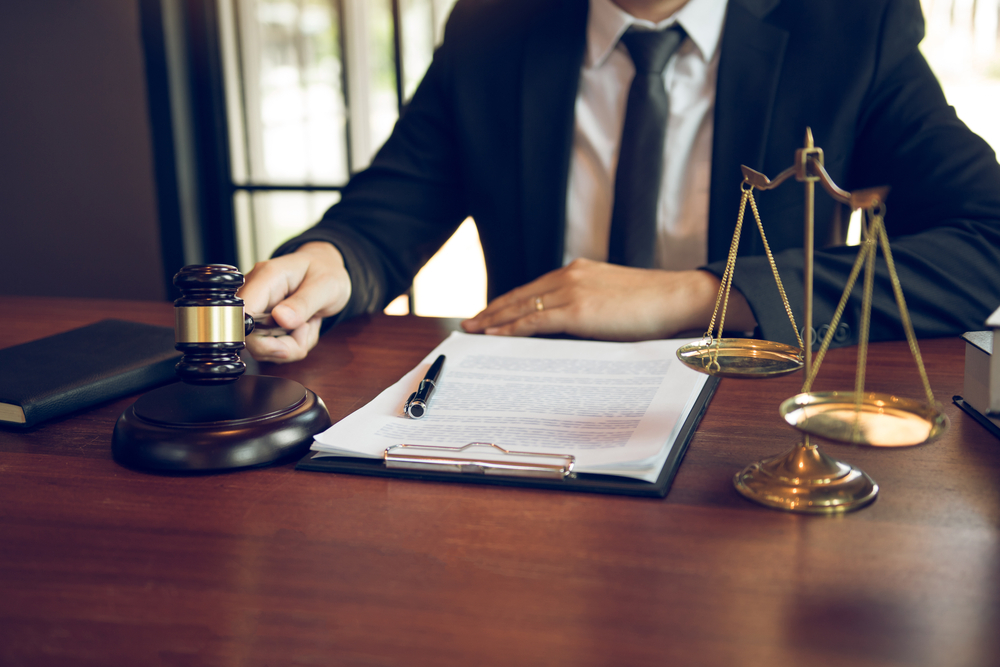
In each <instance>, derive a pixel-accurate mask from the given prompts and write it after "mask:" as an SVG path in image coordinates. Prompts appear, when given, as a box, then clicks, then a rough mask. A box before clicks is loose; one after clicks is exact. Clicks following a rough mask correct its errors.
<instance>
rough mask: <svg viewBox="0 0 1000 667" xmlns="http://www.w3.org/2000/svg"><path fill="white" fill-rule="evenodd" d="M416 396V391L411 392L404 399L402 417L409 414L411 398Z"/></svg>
mask: <svg viewBox="0 0 1000 667" xmlns="http://www.w3.org/2000/svg"><path fill="white" fill-rule="evenodd" d="M416 397H417V392H413V393H412V394H410V397H409V398H408V399H406V402H405V403H403V416H404V417H409V416H410V403H412V402H413V399H414V398H416Z"/></svg>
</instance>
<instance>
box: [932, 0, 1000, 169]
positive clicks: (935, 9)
mask: <svg viewBox="0 0 1000 667" xmlns="http://www.w3.org/2000/svg"><path fill="white" fill-rule="evenodd" d="M921 5H922V6H923V10H924V17H925V18H926V24H927V36H926V37H925V38H924V41H923V42H922V43H921V44H920V50H921V51H923V53H924V56H926V58H927V61H928V62H929V63H930V65H931V69H933V70H934V73H935V74H936V75H937V77H938V80H939V81H940V82H941V87H942V88H944V93H945V96H946V97H947V98H948V102H949V103H950V104H951V105H952V106H954V107H955V110H956V111H957V112H958V117H959V118H961V119H962V120H963V121H965V123H966V125H968V126H969V127H970V128H971V129H972V131H973V132H975V133H976V134H978V135H979V136H981V137H982V138H983V139H985V140H986V141H987V142H989V144H990V145H991V146H993V149H994V150H998V151H1000V114H998V113H997V109H1000V26H998V23H1000V22H998V18H1000V0H922V2H921Z"/></svg>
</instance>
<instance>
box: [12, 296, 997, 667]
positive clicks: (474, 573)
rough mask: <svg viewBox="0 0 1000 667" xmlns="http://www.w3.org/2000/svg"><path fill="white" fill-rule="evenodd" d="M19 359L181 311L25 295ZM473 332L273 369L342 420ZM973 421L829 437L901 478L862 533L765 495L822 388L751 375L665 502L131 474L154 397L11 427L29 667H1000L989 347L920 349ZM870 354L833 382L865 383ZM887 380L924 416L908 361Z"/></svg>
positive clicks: (307, 476)
mask: <svg viewBox="0 0 1000 667" xmlns="http://www.w3.org/2000/svg"><path fill="white" fill-rule="evenodd" d="M0 308H2V310H3V312H4V313H5V326H4V327H2V328H0V347H4V346H7V345H13V344H16V343H21V342H26V341H28V340H32V339H35V338H39V337H41V336H44V335H48V334H52V333H57V332H59V331H64V330H67V329H70V328H73V327H76V326H81V325H84V324H88V323H90V322H94V321H96V320H99V319H102V318H105V317H117V318H121V319H130V320H135V321H142V322H149V323H154V324H163V325H167V326H170V325H172V318H173V314H172V309H171V307H170V305H169V304H150V303H132V302H116V301H87V300H59V299H27V298H13V297H0ZM455 324H456V323H455V322H454V321H449V320H432V319H420V318H414V317H405V318H392V317H387V316H376V317H364V318H360V319H358V320H355V321H352V322H349V323H347V324H345V325H343V326H341V327H338V328H336V329H334V330H332V331H330V332H328V333H327V334H326V335H325V336H324V337H323V338H322V339H321V341H320V345H319V347H318V348H317V349H316V350H315V351H314V352H313V354H312V355H311V356H310V358H309V359H308V360H306V361H303V362H299V363H294V364H289V365H287V366H267V365H265V367H264V372H266V373H270V374H274V375H280V376H284V377H289V378H293V379H295V380H297V381H299V382H301V383H303V384H304V385H306V386H307V387H310V388H311V389H313V390H314V391H315V392H316V393H317V394H318V395H319V396H320V397H321V398H322V399H323V400H324V401H325V402H326V405H327V406H328V408H329V410H330V413H331V416H332V417H333V419H334V420H337V419H340V418H342V417H344V416H345V415H347V414H349V413H350V412H351V411H352V410H354V409H356V408H358V407H360V406H361V405H363V404H364V403H365V402H367V401H368V400H370V399H372V398H373V397H374V396H376V395H377V394H378V392H379V391H381V390H382V389H383V388H385V387H386V386H388V385H389V384H391V383H392V382H394V381H395V380H397V379H398V378H399V377H400V376H401V375H402V374H403V373H404V372H405V371H407V370H409V369H410V368H411V367H413V366H414V365H415V364H416V363H417V362H419V361H420V360H421V359H422V358H423V357H424V355H426V354H427V352H429V351H430V350H431V348H432V347H433V346H434V345H435V344H437V343H438V342H439V341H440V340H442V339H443V338H444V337H445V336H446V335H447V333H448V331H450V330H451V329H453V328H454V327H455ZM921 348H922V351H923V353H924V358H925V361H926V363H927V369H928V374H929V376H930V380H931V384H932V387H933V389H934V391H935V393H936V395H937V397H938V399H939V400H940V401H941V402H942V403H944V404H945V407H946V411H947V413H948V416H949V417H950V419H951V429H950V430H949V431H948V433H947V434H946V435H945V436H944V437H943V438H941V439H940V440H939V441H937V442H935V443H932V444H930V445H925V446H921V447H914V448H907V449H899V450H884V449H883V450H877V449H871V448H860V447H850V446H845V445H836V444H828V445H823V448H824V450H825V451H827V452H828V453H830V454H831V455H833V456H836V457H838V458H841V459H844V460H847V461H850V462H852V463H854V464H856V465H858V466H860V467H861V468H862V469H863V470H865V471H866V472H867V473H868V474H870V475H871V476H872V477H873V478H874V479H875V481H876V482H877V483H878V484H879V485H880V486H881V493H880V495H879V498H878V500H877V501H876V502H875V503H874V504H873V505H871V506H870V507H868V508H866V509H863V510H861V511H859V512H856V513H853V514H848V515H846V516H841V517H834V518H830V517H817V516H804V515H794V514H787V513H783V512H780V511H776V510H770V509H765V508H763V507H758V506H756V505H754V504H752V503H750V502H749V501H747V500H745V499H744V498H742V497H741V496H740V495H739V494H737V493H736V491H735V490H734V489H733V486H732V477H733V474H734V473H736V472H737V471H738V470H739V469H741V468H742V467H743V466H745V465H746V464H748V463H751V462H753V461H755V460H758V459H760V458H762V457H764V456H767V455H770V454H775V453H779V452H780V451H783V450H784V449H786V448H788V447H789V446H791V444H793V442H794V441H795V439H796V438H797V435H796V433H795V432H794V431H793V430H792V429H791V428H789V427H787V426H785V425H784V423H783V422H782V420H781V419H780V417H779V416H778V405H779V403H780V402H781V401H782V400H784V399H785V398H788V397H789V396H792V395H794V394H796V393H798V388H799V384H800V383H801V378H800V374H796V375H792V376H788V377H785V378H777V379H771V380H758V381H752V380H734V379H724V380H723V381H722V383H721V385H720V387H719V390H718V393H717V394H716V396H715V398H714V400H713V402H712V404H711V406H710V407H709V409H708V412H707V413H706V415H705V418H704V421H703V422H702V425H701V427H700V428H699V430H698V432H697V434H696V435H695V437H694V439H693V441H692V442H691V446H690V449H689V451H688V454H687V457H686V459H685V460H684V463H683V464H682V465H681V468H680V471H679V472H678V474H677V477H676V480H675V481H674V485H673V488H672V490H671V492H670V494H669V495H668V496H667V497H666V499H664V500H651V499H639V498H627V497H616V496H602V495H589V494H583V493H561V492H556V491H538V490H528V489H516V488H505V487H498V488H493V487H482V486H471V485H462V484H436V483H426V482H417V481H407V480H395V479H380V478H367V477H355V476H348V475H331V474H321V473H308V472H301V471H295V470H294V469H293V466H292V465H291V464H289V465H282V466H278V467H272V468H266V469H258V470H250V471H244V472H236V473H228V474H217V475H203V476H194V477H181V476H158V475H150V474H143V473H139V472H134V471H131V470H128V469H125V468H122V467H120V466H119V465H117V464H116V463H114V461H112V459H111V447H110V442H111V430H112V427H113V425H114V422H115V419H117V417H118V415H119V414H121V412H122V411H123V410H124V409H125V407H126V406H127V405H129V404H130V402H131V401H132V400H134V397H133V398H130V399H126V400H121V401H116V402H113V403H110V404H106V405H101V406H99V407H96V408H93V409H91V410H88V411H86V412H83V413H80V414H77V415H74V416H71V417H68V418H66V419H62V420H59V421H56V422H52V423H49V424H47V425H45V426H42V427H39V428H36V429H34V430H32V431H28V432H24V433H18V432H11V431H0V664H2V665H31V666H35V665H423V664H427V665H478V664H489V665H534V664H545V665H556V664H573V665H729V664H732V665H807V664H811V665H852V666H855V667H858V666H868V665H928V666H935V667H938V666H942V665H947V666H949V667H957V666H966V665H968V666H985V665H997V664H1000V441H998V440H997V439H996V438H994V437H993V436H991V435H990V434H989V433H987V432H986V430H985V429H983V428H982V427H981V426H980V425H979V424H977V423H975V422H974V421H973V420H972V419H970V418H969V417H967V416H966V415H965V414H964V413H962V412H961V411H960V410H958V409H957V408H956V407H955V406H954V405H953V404H952V403H951V397H952V395H953V394H960V393H961V390H962V374H963V358H964V357H963V354H964V348H963V343H962V342H961V341H960V340H959V339H942V340H927V341H922V342H921ZM855 351H856V350H855V348H848V349H843V350H836V351H834V352H831V354H830V355H829V357H828V359H827V360H826V362H825V363H824V368H823V372H822V373H821V374H820V380H819V381H818V383H817V390H824V389H847V388H850V387H852V386H853V373H854V353H855ZM868 388H869V389H870V390H872V391H886V392H900V393H905V394H906V395H909V396H914V397H919V396H920V387H919V378H918V376H917V373H916V370H914V368H913V365H912V363H910V361H909V352H908V350H907V348H906V345H905V344H904V343H879V344H874V345H872V347H871V350H870V355H869V365H868Z"/></svg>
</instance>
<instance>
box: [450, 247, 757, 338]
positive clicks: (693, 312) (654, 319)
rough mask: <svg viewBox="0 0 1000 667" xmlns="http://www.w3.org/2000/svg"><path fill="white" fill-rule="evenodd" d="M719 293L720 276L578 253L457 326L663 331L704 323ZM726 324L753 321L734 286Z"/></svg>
mask: <svg viewBox="0 0 1000 667" xmlns="http://www.w3.org/2000/svg"><path fill="white" fill-rule="evenodd" d="M718 292H719V279H718V278H717V277H715V276H714V275H713V274H711V273H709V272H707V271H698V270H695V271H660V270H655V269H634V268H630V267H625V266H618V265H615V264H607V263H604V262H595V261H593V260H587V259H577V260H574V261H573V262H571V263H570V264H568V265H567V266H564V267H562V268H561V269H556V270H555V271H551V272H549V273H547V274H545V275H544V276H542V277H540V278H538V279H537V280H534V281H532V282H530V283H528V284H527V285H522V286H521V287H518V288H516V289H513V290H511V291H510V292H508V293H506V294H504V295H503V296H500V297H498V298H496V299H494V300H493V302H491V303H490V304H489V305H488V306H487V307H486V309H485V310H483V311H482V312H481V313H479V314H478V315H476V316H475V317H473V318H472V319H468V320H465V321H464V322H462V328H463V329H465V331H467V332H469V333H486V334H492V335H500V336H532V335H535V334H558V333H566V334H570V335H573V336H579V337H581V338H593V339H599V340H619V341H625V340H648V339H654V338H667V337H670V336H673V335H676V334H677V333H679V332H683V331H690V330H704V329H707V328H708V323H709V321H710V320H711V317H712V310H713V308H714V307H715V298H716V296H717V294H718ZM726 323H727V325H729V326H731V328H734V329H745V330H750V329H753V328H754V326H756V320H755V318H754V316H753V312H752V311H751V310H750V306H749V304H747V301H746V299H745V298H743V295H742V294H740V293H739V292H738V291H737V290H733V291H732V294H731V295H730V299H729V311H728V314H727V316H726Z"/></svg>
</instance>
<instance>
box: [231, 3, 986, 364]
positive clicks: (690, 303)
mask: <svg viewBox="0 0 1000 667" xmlns="http://www.w3.org/2000/svg"><path fill="white" fill-rule="evenodd" d="M600 1H601V0H590V2H588V0H461V1H460V2H459V3H458V4H457V5H456V7H455V9H454V11H453V14H452V17H451V19H450V20H449V26H448V29H447V32H446V37H445V40H444V43H443V45H442V46H441V48H440V49H439V50H438V52H437V53H436V55H435V58H434V62H433V64H432V65H431V67H430V69H429V70H428V72H427V75H426V76H425V79H424V81H423V82H422V83H421V85H420V87H419V89H418V91H417V92H416V94H415V95H414V98H413V100H412V101H411V103H410V105H409V106H408V108H407V109H406V111H405V113H404V114H403V116H402V117H401V119H400V121H399V123H398V124H397V126H396V128H395V130H394V131H393V134H392V136H391V137H390V139H389V140H388V141H387V142H386V144H385V146H384V147H383V148H382V149H381V150H380V151H379V153H378V155H377V156H376V157H375V159H374V161H373V163H372V166H371V167H370V168H369V169H368V170H366V171H365V172H362V173H360V174H358V175H357V176H355V177H354V178H353V179H352V180H351V183H350V184H349V186H348V187H347V188H346V189H345V191H344V193H343V199H342V201H341V203H340V204H338V205H336V206H334V207H333V208H332V209H330V211H328V212H327V214H326V215H325V216H324V218H323V220H322V221H321V222H320V223H319V224H318V225H317V226H316V227H314V228H312V229H311V230H308V231H307V232H305V233H304V234H302V235H300V236H299V237H297V238H296V239H293V240H292V241H290V242H289V243H287V244H285V245H284V246H282V247H281V248H279V250H278V251H277V253H276V254H278V255H279V256H278V257H276V258H275V259H272V260H269V261H268V262H263V263H261V264H258V265H257V267H255V269H254V270H253V271H252V272H251V273H250V274H249V275H248V277H247V284H246V286H245V287H244V289H243V291H242V296H243V298H244V299H245V300H246V303H247V309H248V310H249V311H250V312H252V313H261V312H266V311H268V310H270V311H272V313H273V315H274V317H275V319H276V320H277V322H278V323H279V324H281V325H282V326H284V327H285V328H288V329H293V330H294V331H293V333H292V335H291V336H287V337H281V338H274V339H255V340H254V342H253V344H252V345H251V350H252V352H253V353H254V355H255V356H256V357H258V358H261V359H269V360H277V361H280V360H293V359H298V358H301V357H302V356H304V355H305V354H306V352H307V351H308V349H310V348H311V347H312V346H313V345H314V344H315V342H316V340H317V338H318V335H319V331H320V325H321V321H322V320H323V319H324V318H334V319H337V320H339V319H343V318H347V317H350V316H352V315H355V314H358V313H362V312H374V311H377V310H380V309H381V308H383V307H384V305H385V304H386V303H388V301H390V300H391V299H392V298H393V297H395V296H396V295H397V294H399V293H401V292H403V291H405V290H406V288H407V287H408V286H409V284H410V282H411V281H412V278H413V276H414V275H415V273H416V272H417V271H418V270H419V268H420V267H421V266H422V265H423V264H424V263H425V262H426V261H427V259H429V258H430V257H431V255H432V254H433V253H434V252H435V251H436V250H437V248H438V247H440V245H441V244H442V243H443V242H444V241H445V240H446V239H447V238H448V237H449V236H450V235H451V233H452V232H453V231H454V230H455V228H456V227H457V226H458V224H459V223H460V222H461V221H462V220H463V219H464V218H465V217H466V216H469V215H471V216H472V217H473V218H474V219H475V220H476V224H477V227H478V229H479V234H480V238H481V240H482V244H483V251H484V255H485V258H486V265H487V271H488V275H489V297H490V305H489V306H488V307H487V308H486V310H485V311H483V312H482V313H480V314H479V315H477V316H476V317H474V318H472V319H471V320H467V321H466V322H465V323H463V326H464V327H465V328H466V330H468V331H473V332H486V333H495V334H506V335H532V334H535V333H558V332H565V333H570V334H575V335H580V336H585V337H592V338H602V339H610V340H628V339H641V338H655V337H665V336H670V335H674V334H676V333H677V332H680V331H686V330H691V329H704V328H705V327H706V326H707V324H708V319H709V317H710V316H711V311H712V307H713V305H714V300H715V295H716V292H717V290H718V286H719V276H721V274H722V271H723V269H724V262H725V256H726V252H727V250H728V247H729V243H730V240H731V237H732V233H733V227H734V223H735V216H736V213H737V209H738V206H739V197H740V187H739V186H740V182H741V180H742V176H741V174H740V170H739V167H740V165H742V164H745V165H747V166H750V167H752V168H754V169H756V170H757V171H760V172H762V173H764V174H766V175H768V176H772V177H773V176H775V175H776V174H778V173H779V172H781V171H783V170H784V169H785V168H786V167H788V166H790V164H791V162H792V159H793V157H794V154H795V150H796V149H797V148H800V147H801V146H802V142H803V137H804V133H805V129H806V127H807V126H810V127H811V128H812V132H813V134H814V136H815V138H816V144H817V145H818V146H820V147H822V148H823V149H824V150H825V167H826V170H827V171H828V172H829V174H830V175H831V177H832V178H833V180H834V181H836V182H837V183H838V184H839V185H840V186H841V187H843V188H845V189H847V190H854V189H858V188H863V187H871V186H878V185H889V186H891V187H892V191H891V193H890V195H889V198H888V201H887V204H888V212H887V215H886V218H885V221H886V226H887V229H888V232H889V235H890V237H891V238H892V247H893V253H894V257H895V260H896V267H897V270H898V271H899V274H900V278H901V281H902V283H903V286H904V289H905V291H906V294H907V300H908V305H909V306H910V311H911V315H912V317H913V321H914V325H915V327H916V330H917V333H918V335H921V336H940V335H953V334H955V333H959V332H961V331H964V330H968V329H973V328H977V327H980V326H981V325H982V322H983V321H984V320H985V318H986V316H987V315H988V314H989V313H990V312H992V311H993V310H994V309H995V308H996V306H997V304H1000V268H998V267H1000V166H998V165H997V162H996V157H995V155H994V153H993V152H992V150H990V148H989V147H988V146H987V145H986V144H985V143H984V142H983V141H982V140H981V139H979V138H978V137H976V136H975V135H974V134H972V133H971V132H970V131H969V130H968V129H967V128H966V127H965V126H964V125H963V124H962V123H961V122H960V121H959V120H958V119H957V118H956V117H955V114H954V111H953V110H952V109H951V108H950V107H949V106H948V105H947V103H946V102H945V100H944V97H943V94H942V93H941V90H940V87H939V86H938V84H937V81H936V80H935V78H934V76H933V74H932V73H931V71H930V70H929V68H928V67H927V64H926V62H925V61H924V59H923V57H922V56H921V55H920V53H919V51H918V50H917V44H918V42H919V41H920V39H921V38H922V36H923V19H922V17H921V14H920V8H919V4H918V0H857V1H854V2H847V1H846V0H729V2H728V5H726V6H725V7H724V8H723V9H724V12H725V14H724V16H725V20H724V24H723V25H722V39H721V46H720V47H719V54H718V60H717V81H716V83H715V88H714V91H713V93H712V95H713V96H714V107H713V108H714V111H712V113H711V115H710V121H711V123H710V129H711V134H710V136H711V142H710V149H709V150H710V165H709V166H705V167H704V169H706V173H709V174H710V183H711V186H710V194H709V195H708V197H707V199H708V201H707V207H706V208H707V214H706V215H704V216H703V217H705V218H707V219H706V220H705V223H706V224H707V229H706V231H705V233H704V243H703V245H704V258H705V259H706V262H705V264H704V265H703V266H700V267H699V268H694V269H692V268H682V269H681V270H674V267H671V266H659V267H656V268H634V267H629V266H620V265H616V264H610V263H607V262H605V261H601V259H602V258H599V257H598V258H594V257H592V258H590V259H578V260H575V261H573V258H572V257H568V256H567V255H566V252H565V249H566V248H567V247H568V246H572V245H573V244H572V243H569V242H568V241H567V236H566V234H567V232H566V228H567V227H566V226H567V188H568V187H569V188H570V192H571V193H572V192H573V185H572V179H571V171H572V169H575V168H576V167H575V166H574V165H575V163H573V162H572V159H575V157H572V156H573V155H574V151H575V150H576V148H577V147H576V144H575V142H578V141H579V134H580V123H581V119H580V117H579V116H578V115H577V114H578V111H579V106H578V103H579V97H580V92H581V77H582V76H583V75H585V74H586V67H587V55H586V54H587V51H586V49H587V45H588V11H593V9H592V8H593V7H594V6H595V3H597V2H600ZM696 1H698V0H691V2H692V3H694V2H696ZM703 1H707V2H723V0H703ZM613 2H614V4H615V5H617V6H618V7H619V8H621V9H622V10H625V11H626V12H627V13H628V14H630V15H631V16H632V17H636V18H638V19H644V20H646V21H647V22H649V23H651V24H660V25H662V24H664V23H669V22H670V19H671V17H673V16H674V15H675V14H676V13H677V12H678V11H679V10H682V9H683V8H684V7H685V5H687V4H688V0H613ZM723 4H725V3H724V2H723ZM582 73H583V74H582ZM622 85H625V86H627V83H622ZM668 145H669V143H668ZM709 170H710V171H709ZM757 199H758V203H759V205H760V211H761V216H762V218H763V221H764V225H765V229H766V230H767V232H768V240H769V242H770V245H771V248H772V250H773V251H774V252H775V258H776V260H777V263H778V267H779V270H780V272H781V275H782V279H783V281H784V284H785V287H786V290H787V292H788V297H789V300H790V301H791V303H792V304H793V307H794V306H797V305H798V304H801V303H802V278H801V273H802V262H803V259H802V251H801V249H800V247H801V243H802V242H801V239H802V210H803V195H802V188H801V187H796V186H795V185H793V184H786V185H785V186H783V187H781V188H779V189H776V190H774V191H769V192H766V193H760V194H758V196H757ZM572 206H573V202H572V201H570V202H569V207H570V208H572ZM840 219H844V218H843V217H841V216H838V211H837V210H836V208H835V206H834V204H833V202H832V201H830V200H829V199H828V198H826V197H825V196H824V195H822V194H819V195H818V196H817V203H816V238H817V243H818V247H821V248H823V249H822V250H819V251H817V252H816V255H815V260H816V273H815V287H814V299H815V318H814V321H815V322H817V323H822V322H824V321H828V320H829V319H830V316H831V315H832V312H833V309H834V307H835V306H836V303H837V301H838V299H839V296H840V293H841V291H842V289H843V286H844V284H845V282H846V277H847V274H848V272H849V270H850V266H851V264H852V263H853V260H854V257H855V255H856V252H857V249H856V248H847V247H845V246H843V245H842V242H843V230H842V227H841V226H840V225H839V224H838V220H840ZM571 240H572V239H571ZM824 246H825V247H824ZM740 250H741V252H740V260H739V261H738V262H737V269H736V277H735V281H734V286H735V287H736V288H737V290H738V293H737V292H734V296H733V298H732V300H731V303H730V314H729V316H728V318H727V323H728V324H730V325H732V328H733V329H744V330H749V329H753V328H755V327H756V328H757V330H758V331H757V335H758V336H760V337H764V338H768V339H771V340H784V341H786V342H790V341H792V340H794V333H793V332H792V331H791V327H790V326H789V325H788V321H787V316H786V315H785V313H784V309H783V307H782V304H781V300H780V298H779V296H778V293H777V290H776V288H775V286H774V280H773V276H772V273H771V270H770V268H769V267H768V265H767V262H766V258H764V257H762V256H761V254H762V252H763V249H762V247H761V245H760V242H759V238H757V237H756V236H755V235H749V234H745V235H744V241H743V243H742V244H741V249H740ZM880 264H881V266H880V269H879V272H878V276H877V278H876V287H875V291H876V297H875V303H874V309H873V314H872V325H871V338H872V339H873V340H878V339H887V338H900V337H902V335H903V332H902V327H901V325H900V319H899V315H898V312H897V310H896V306H895V302H894V300H893V297H892V291H891V287H890V286H889V280H888V275H887V272H886V271H885V268H884V264H883V263H880ZM858 309H859V306H858V305H857V304H852V305H851V306H850V307H849V308H848V311H847V312H846V313H845V317H844V321H845V322H846V324H847V329H846V331H847V332H848V333H847V334H846V335H845V336H844V337H843V339H842V340H841V341H840V342H841V343H847V342H852V341H853V339H854V335H853V333H852V331H853V330H854V329H855V327H854V324H855V322H857V321H858V320H859V313H858Z"/></svg>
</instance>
